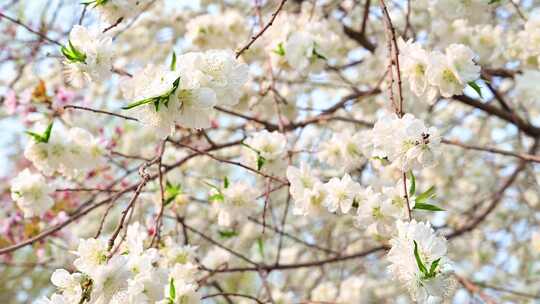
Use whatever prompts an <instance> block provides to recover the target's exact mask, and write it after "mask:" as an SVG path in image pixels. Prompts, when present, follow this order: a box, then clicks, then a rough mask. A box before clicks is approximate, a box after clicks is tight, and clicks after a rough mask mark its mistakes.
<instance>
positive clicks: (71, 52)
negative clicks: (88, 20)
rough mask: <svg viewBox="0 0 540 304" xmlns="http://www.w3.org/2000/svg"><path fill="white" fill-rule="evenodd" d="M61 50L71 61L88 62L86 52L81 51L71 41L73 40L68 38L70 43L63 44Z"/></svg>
mask: <svg viewBox="0 0 540 304" xmlns="http://www.w3.org/2000/svg"><path fill="white" fill-rule="evenodd" d="M60 51H61V52H62V55H64V57H66V59H67V60H68V61H70V62H81V63H86V54H85V53H83V52H81V51H79V50H78V49H77V48H76V47H75V46H74V45H73V43H71V40H68V45H67V47H66V46H62V47H61V48H60Z"/></svg>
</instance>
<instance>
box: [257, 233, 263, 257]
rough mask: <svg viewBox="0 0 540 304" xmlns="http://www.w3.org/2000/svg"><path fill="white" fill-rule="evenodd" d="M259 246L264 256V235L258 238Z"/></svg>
mask: <svg viewBox="0 0 540 304" xmlns="http://www.w3.org/2000/svg"><path fill="white" fill-rule="evenodd" d="M257 248H259V253H260V255H261V257H263V258H264V240H263V239H262V237H258V238H257Z"/></svg>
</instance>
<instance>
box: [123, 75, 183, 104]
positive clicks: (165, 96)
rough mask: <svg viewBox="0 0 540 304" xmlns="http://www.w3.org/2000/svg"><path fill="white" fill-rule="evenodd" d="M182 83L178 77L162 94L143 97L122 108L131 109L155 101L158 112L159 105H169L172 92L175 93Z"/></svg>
mask: <svg viewBox="0 0 540 304" xmlns="http://www.w3.org/2000/svg"><path fill="white" fill-rule="evenodd" d="M179 85H180V77H178V78H176V80H175V81H174V82H173V85H172V88H170V89H169V90H168V91H167V92H165V93H163V94H162V95H159V96H155V97H148V98H145V99H141V100H139V101H135V102H133V103H130V104H128V105H127V106H124V107H122V110H129V109H133V108H135V107H138V106H142V105H145V104H149V103H152V102H153V103H154V108H155V110H156V112H157V111H158V110H159V105H160V104H162V103H163V104H164V105H165V106H166V107H168V103H169V97H170V96H171V94H173V93H174V92H175V91H176V89H178V86H179Z"/></svg>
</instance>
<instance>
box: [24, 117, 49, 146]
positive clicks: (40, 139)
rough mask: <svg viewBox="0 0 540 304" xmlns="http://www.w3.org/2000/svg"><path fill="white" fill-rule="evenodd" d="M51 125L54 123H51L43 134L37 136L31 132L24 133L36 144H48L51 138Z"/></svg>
mask: <svg viewBox="0 0 540 304" xmlns="http://www.w3.org/2000/svg"><path fill="white" fill-rule="evenodd" d="M53 123H54V122H51V123H50V124H49V125H48V126H47V129H45V131H44V132H43V134H38V133H35V132H32V131H24V132H25V133H26V134H28V135H30V136H32V138H34V140H35V141H36V142H38V143H45V144H46V143H48V142H49V139H50V138H51V131H52V127H53Z"/></svg>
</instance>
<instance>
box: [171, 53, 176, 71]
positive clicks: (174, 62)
mask: <svg viewBox="0 0 540 304" xmlns="http://www.w3.org/2000/svg"><path fill="white" fill-rule="evenodd" d="M170 67H171V71H174V70H176V53H175V52H173V53H172V60H171V66H170Z"/></svg>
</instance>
